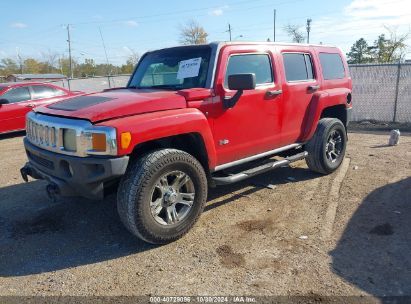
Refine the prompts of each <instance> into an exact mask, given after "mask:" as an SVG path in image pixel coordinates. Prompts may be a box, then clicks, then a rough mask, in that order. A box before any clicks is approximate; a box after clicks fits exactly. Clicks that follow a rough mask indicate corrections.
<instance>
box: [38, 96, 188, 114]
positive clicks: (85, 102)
mask: <svg viewBox="0 0 411 304" xmlns="http://www.w3.org/2000/svg"><path fill="white" fill-rule="evenodd" d="M186 107H187V102H186V99H185V98H184V97H183V96H181V95H180V94H178V93H177V92H174V91H173V92H172V91H163V90H136V89H114V90H108V91H104V92H100V93H94V94H87V95H82V96H78V97H74V98H70V99H65V100H63V101H59V102H56V103H53V104H51V105H48V106H45V107H40V108H37V109H36V112H40V113H44V114H50V115H58V116H64V117H74V118H81V119H87V120H89V121H91V122H98V121H103V120H108V119H113V118H118V117H123V116H130V115H136V114H143V113H149V112H156V111H164V110H174V109H182V108H186Z"/></svg>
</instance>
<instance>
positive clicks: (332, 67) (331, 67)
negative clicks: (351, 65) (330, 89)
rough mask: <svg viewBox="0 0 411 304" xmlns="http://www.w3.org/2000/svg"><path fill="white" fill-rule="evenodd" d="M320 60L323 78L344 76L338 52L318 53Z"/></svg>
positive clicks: (340, 77)
mask: <svg viewBox="0 0 411 304" xmlns="http://www.w3.org/2000/svg"><path fill="white" fill-rule="evenodd" d="M320 62H321V67H322V70H323V77H324V79H326V80H328V79H342V78H344V77H345V70H344V64H343V62H342V59H341V56H340V55H339V54H327V53H320Z"/></svg>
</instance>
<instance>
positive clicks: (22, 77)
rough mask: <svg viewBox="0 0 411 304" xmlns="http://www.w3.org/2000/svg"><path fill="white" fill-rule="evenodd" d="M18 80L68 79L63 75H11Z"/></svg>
mask: <svg viewBox="0 0 411 304" xmlns="http://www.w3.org/2000/svg"><path fill="white" fill-rule="evenodd" d="M9 76H13V77H15V78H17V79H22V80H24V79H64V78H67V77H66V76H64V75H62V74H11V75H9Z"/></svg>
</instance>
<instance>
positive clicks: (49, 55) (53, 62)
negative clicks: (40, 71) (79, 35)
mask: <svg viewBox="0 0 411 304" xmlns="http://www.w3.org/2000/svg"><path fill="white" fill-rule="evenodd" d="M41 56H42V57H43V62H44V63H45V64H46V65H47V68H48V72H49V73H51V72H53V71H55V70H56V66H57V64H58V59H59V54H58V53H55V52H52V51H51V50H48V51H47V52H42V53H41Z"/></svg>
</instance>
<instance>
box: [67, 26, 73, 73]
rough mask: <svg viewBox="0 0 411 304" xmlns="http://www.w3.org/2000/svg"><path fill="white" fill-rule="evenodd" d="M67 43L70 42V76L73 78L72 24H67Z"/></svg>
mask: <svg viewBox="0 0 411 304" xmlns="http://www.w3.org/2000/svg"><path fill="white" fill-rule="evenodd" d="M67 43H68V48H69V69H70V78H71V79H73V62H72V58H71V39H70V24H67Z"/></svg>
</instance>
